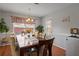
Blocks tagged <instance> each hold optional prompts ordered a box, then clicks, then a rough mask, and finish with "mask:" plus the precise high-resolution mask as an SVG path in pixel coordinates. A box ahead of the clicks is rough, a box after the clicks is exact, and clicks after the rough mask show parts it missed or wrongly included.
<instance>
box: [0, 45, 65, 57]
mask: <svg viewBox="0 0 79 59" xmlns="http://www.w3.org/2000/svg"><path fill="white" fill-rule="evenodd" d="M52 55H53V56H64V55H65V50H63V49H61V48H59V47H57V46H53V48H52ZM0 56H12V52H11V47H10V45H7V46H4V47H0Z"/></svg>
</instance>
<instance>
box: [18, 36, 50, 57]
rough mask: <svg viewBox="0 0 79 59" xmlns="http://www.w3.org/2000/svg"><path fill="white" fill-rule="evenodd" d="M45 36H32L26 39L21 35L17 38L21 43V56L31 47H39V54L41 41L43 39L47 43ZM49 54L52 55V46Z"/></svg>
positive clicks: (19, 43)
mask: <svg viewBox="0 0 79 59" xmlns="http://www.w3.org/2000/svg"><path fill="white" fill-rule="evenodd" d="M45 40H46V39H44V38H40V37H38V38H36V37H32V38H26V39H24V40H22V39H21V38H20V37H19V38H18V39H17V42H18V45H19V51H20V56H24V54H25V53H27V51H28V50H29V49H31V50H33V49H32V48H37V49H38V50H37V55H39V46H38V45H39V42H40V41H42V42H43V43H45ZM49 50H50V51H49V54H50V55H51V48H49Z"/></svg>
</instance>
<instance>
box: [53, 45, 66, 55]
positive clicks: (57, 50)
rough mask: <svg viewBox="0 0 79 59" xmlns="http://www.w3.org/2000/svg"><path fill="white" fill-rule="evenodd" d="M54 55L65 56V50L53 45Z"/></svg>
mask: <svg viewBox="0 0 79 59" xmlns="http://www.w3.org/2000/svg"><path fill="white" fill-rule="evenodd" d="M52 55H53V56H65V50H64V49H61V48H59V47H57V46H53V48H52Z"/></svg>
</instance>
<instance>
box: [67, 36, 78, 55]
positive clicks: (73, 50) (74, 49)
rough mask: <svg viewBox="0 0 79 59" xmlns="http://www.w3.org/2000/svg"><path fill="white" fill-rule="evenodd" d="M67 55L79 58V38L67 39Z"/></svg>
mask: <svg viewBox="0 0 79 59" xmlns="http://www.w3.org/2000/svg"><path fill="white" fill-rule="evenodd" d="M66 55H67V56H79V38H72V37H68V38H67V39H66Z"/></svg>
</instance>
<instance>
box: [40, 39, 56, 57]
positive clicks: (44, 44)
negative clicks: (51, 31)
mask: <svg viewBox="0 0 79 59" xmlns="http://www.w3.org/2000/svg"><path fill="white" fill-rule="evenodd" d="M54 39H55V38H52V39H49V40H41V41H39V48H40V52H41V55H43V56H46V55H48V54H49V56H51V55H52V45H53V41H54Z"/></svg>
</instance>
